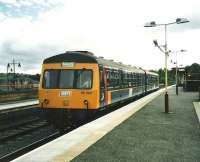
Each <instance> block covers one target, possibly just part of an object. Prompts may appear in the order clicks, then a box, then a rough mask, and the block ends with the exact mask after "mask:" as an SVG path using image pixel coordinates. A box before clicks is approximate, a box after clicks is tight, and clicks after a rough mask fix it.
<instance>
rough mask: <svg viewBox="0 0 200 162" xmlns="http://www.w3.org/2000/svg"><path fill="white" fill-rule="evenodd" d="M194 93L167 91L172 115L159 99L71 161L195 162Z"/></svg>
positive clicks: (198, 139) (198, 134) (199, 156)
mask: <svg viewBox="0 0 200 162" xmlns="http://www.w3.org/2000/svg"><path fill="white" fill-rule="evenodd" d="M197 96H198V95H197V93H188V92H187V93H185V92H180V93H179V96H176V95H175V92H174V89H173V90H170V108H171V110H172V111H173V113H172V114H165V113H163V112H164V96H163V95H161V96H159V97H158V98H156V99H155V100H153V101H152V102H151V103H149V104H148V105H147V106H145V107H144V108H143V109H142V110H141V111H139V112H138V113H136V114H135V115H134V116H132V117H130V118H129V119H128V120H126V121H125V122H123V123H122V124H121V125H119V126H118V127H117V128H115V129H114V130H113V131H111V132H110V133H108V134H107V135H106V136H104V137H103V138H102V139H100V140H99V141H97V142H96V143H95V144H94V145H92V146H91V147H89V148H88V149H87V150H86V151H84V152H83V153H82V154H81V155H79V156H78V157H76V158H75V159H73V160H72V162H77V161H81V162H82V161H87V162H90V161H91V162H95V161H99V162H104V161H106V162H107V161H108V162H110V161H111V162H112V161H113V162H117V161H122V162H124V161H134V162H135V161H136V162H198V161H200V129H199V123H198V121H197V117H196V114H195V111H194V108H193V105H192V102H193V101H194V100H195V99H197Z"/></svg>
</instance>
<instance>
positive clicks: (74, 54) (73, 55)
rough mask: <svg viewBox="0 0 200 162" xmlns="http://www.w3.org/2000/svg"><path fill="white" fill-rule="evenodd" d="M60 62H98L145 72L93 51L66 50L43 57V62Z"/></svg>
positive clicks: (109, 66)
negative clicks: (100, 55) (99, 55)
mask: <svg viewBox="0 0 200 162" xmlns="http://www.w3.org/2000/svg"><path fill="white" fill-rule="evenodd" d="M61 62H77V63H98V64H103V65H104V66H106V67H107V68H112V69H113V68H114V69H125V70H127V71H130V72H137V73H145V72H144V70H142V69H140V68H137V67H133V66H130V65H125V64H122V63H121V62H114V61H113V60H107V59H104V58H103V57H96V56H94V54H93V53H91V52H88V51H67V52H66V53H62V54H58V55H55V56H52V57H49V58H47V59H45V60H44V61H43V64H49V63H61Z"/></svg>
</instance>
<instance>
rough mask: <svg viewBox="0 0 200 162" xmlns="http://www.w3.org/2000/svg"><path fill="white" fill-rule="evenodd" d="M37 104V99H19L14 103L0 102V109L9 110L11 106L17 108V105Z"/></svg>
mask: <svg viewBox="0 0 200 162" xmlns="http://www.w3.org/2000/svg"><path fill="white" fill-rule="evenodd" d="M36 104H39V101H38V100H30V101H21V102H19V101H18V102H16V103H9V104H1V105H0V111H4V110H9V109H13V108H19V107H25V106H31V105H36Z"/></svg>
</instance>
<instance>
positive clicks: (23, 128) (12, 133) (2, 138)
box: [0, 118, 48, 143]
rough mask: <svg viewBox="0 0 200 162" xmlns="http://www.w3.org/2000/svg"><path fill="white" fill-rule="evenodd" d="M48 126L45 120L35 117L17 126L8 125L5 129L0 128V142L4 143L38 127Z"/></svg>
mask: <svg viewBox="0 0 200 162" xmlns="http://www.w3.org/2000/svg"><path fill="white" fill-rule="evenodd" d="M45 126H48V123H47V122H46V121H45V120H41V119H39V118H35V119H33V120H30V121H27V122H26V123H21V124H20V125H18V126H15V127H14V126H10V127H7V128H5V129H1V130H0V143H5V142H7V141H9V140H13V139H15V138H16V137H19V136H23V135H25V134H28V133H30V132H32V131H35V130H37V129H39V128H42V127H45Z"/></svg>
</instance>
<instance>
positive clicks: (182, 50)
mask: <svg viewBox="0 0 200 162" xmlns="http://www.w3.org/2000/svg"><path fill="white" fill-rule="evenodd" d="M180 52H186V50H184V49H181V50H180V51H171V50H169V52H168V53H176V62H174V64H176V95H177V96H178V60H177V54H178V53H180Z"/></svg>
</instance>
